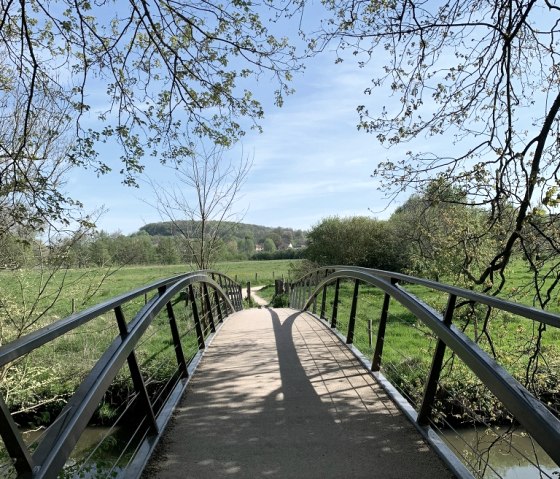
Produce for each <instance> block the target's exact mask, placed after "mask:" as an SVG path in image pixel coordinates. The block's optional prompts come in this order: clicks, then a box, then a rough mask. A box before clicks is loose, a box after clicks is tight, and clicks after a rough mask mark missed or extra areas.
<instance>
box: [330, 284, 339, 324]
mask: <svg viewBox="0 0 560 479" xmlns="http://www.w3.org/2000/svg"><path fill="white" fill-rule="evenodd" d="M339 290H340V278H336V283H335V285H334V302H333V307H332V317H331V328H336V320H337V316H338V292H339Z"/></svg>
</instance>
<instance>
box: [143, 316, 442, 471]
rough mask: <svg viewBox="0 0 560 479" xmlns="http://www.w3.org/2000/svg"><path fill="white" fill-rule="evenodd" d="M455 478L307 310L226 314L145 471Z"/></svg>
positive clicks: (348, 354)
mask: <svg viewBox="0 0 560 479" xmlns="http://www.w3.org/2000/svg"><path fill="white" fill-rule="evenodd" d="M412 476H414V477H417V478H433V477H438V478H444V477H452V475H451V473H450V472H449V471H448V470H447V469H446V467H445V466H444V464H443V462H442V461H441V460H440V459H439V457H437V455H436V454H435V453H434V452H433V451H432V450H431V449H430V448H429V447H428V446H427V445H426V443H425V442H424V440H423V439H422V436H421V435H420V433H419V432H418V431H417V430H416V429H415V428H414V426H413V425H412V424H411V423H410V422H409V421H407V420H406V418H405V416H404V415H403V414H402V413H401V412H400V411H399V409H398V408H397V407H396V406H395V404H394V403H393V402H392V401H391V399H390V398H389V397H388V396H387V394H386V393H385V391H384V390H383V389H382V388H381V387H380V386H379V384H378V383H377V382H376V381H375V379H374V378H373V376H372V375H371V374H370V373H369V372H368V371H367V369H365V368H364V367H363V365H362V364H361V363H360V362H359V361H358V360H357V359H356V358H355V357H354V356H353V354H352V352H351V351H350V350H349V349H348V348H347V347H345V345H344V344H343V343H341V342H340V341H339V339H338V338H337V337H336V336H335V335H334V334H333V333H332V332H331V331H330V330H329V328H328V327H327V326H325V325H324V324H322V323H321V322H319V321H318V320H317V319H316V318H314V317H312V316H311V315H310V314H308V313H301V312H298V311H296V310H294V309H251V310H248V311H243V312H240V313H236V314H234V315H233V316H231V317H230V318H229V319H228V321H227V322H226V324H224V326H223V327H222V329H221V331H220V333H219V334H218V336H217V337H216V338H215V339H214V341H213V342H212V344H211V346H210V347H209V348H208V351H207V352H206V355H205V357H204V359H203V360H202V362H201V364H200V366H199V369H198V370H197V372H196V375H195V376H194V377H193V379H192V383H191V384H190V385H189V387H188V389H187V394H186V395H185V397H184V399H183V401H182V402H181V404H180V405H179V407H178V409H177V410H176V412H175V415H174V417H173V419H172V422H171V427H170V432H169V433H168V434H166V435H164V438H163V439H162V444H161V445H160V448H158V450H156V454H155V455H154V458H153V460H152V462H151V463H150V464H149V466H148V469H147V471H146V473H145V477H147V478H148V477H159V478H175V477H191V478H219V477H243V478H245V477H278V478H287V477H301V478H341V477H364V478H365V477H368V478H371V477H395V478H403V477H412Z"/></svg>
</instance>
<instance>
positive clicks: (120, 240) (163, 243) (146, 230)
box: [0, 222, 306, 268]
mask: <svg viewBox="0 0 560 479" xmlns="http://www.w3.org/2000/svg"><path fill="white" fill-rule="evenodd" d="M178 226H179V227H181V226H182V227H184V228H187V226H188V225H187V224H186V222H185V223H184V224H179V225H178ZM213 227H215V225H214V224H212V223H210V224H209V225H208V228H209V231H211V229H212V228H213ZM218 237H219V240H218V248H217V255H216V261H237V260H247V259H259V260H262V259H284V258H298V257H300V256H301V254H302V248H303V246H304V245H305V241H306V237H305V234H304V232H303V231H301V230H293V229H291V228H281V227H278V228H269V227H265V226H257V225H246V224H235V223H226V224H225V225H224V224H222V225H221V228H220V231H219V232H218ZM1 241H2V244H0V250H1V252H0V267H1V268H17V267H25V266H30V265H34V264H36V263H37V261H36V260H37V256H38V255H40V256H41V257H43V258H46V256H48V255H49V251H45V250H44V248H43V247H42V245H41V243H40V241H39V240H37V239H29V238H26V239H22V238H21V237H17V236H16V235H13V236H10V235H5V236H4V238H2V240H1ZM186 241H187V240H186V239H185V238H184V237H183V236H181V235H180V232H179V231H177V225H173V224H172V223H170V222H163V223H151V224H147V225H146V226H143V227H142V228H140V230H139V231H138V232H137V233H133V234H131V235H123V234H121V233H107V232H105V231H100V232H95V233H92V234H90V235H84V236H83V237H80V238H73V239H72V240H66V241H65V242H64V243H61V244H59V245H57V251H56V254H54V250H53V248H54V246H53V245H51V246H50V250H51V251H50V253H52V254H51V256H52V258H56V261H61V260H62V261H64V263H65V266H68V267H75V268H81V267H95V266H103V265H109V264H112V265H119V266H120V265H151V264H179V263H191V260H192V258H191V255H190V253H189V251H190V250H191V248H190V247H189V245H187V244H186ZM189 241H190V246H191V247H194V248H197V247H198V245H199V243H198V240H196V239H192V240H189ZM257 250H258V251H257ZM45 255H46V256H45Z"/></svg>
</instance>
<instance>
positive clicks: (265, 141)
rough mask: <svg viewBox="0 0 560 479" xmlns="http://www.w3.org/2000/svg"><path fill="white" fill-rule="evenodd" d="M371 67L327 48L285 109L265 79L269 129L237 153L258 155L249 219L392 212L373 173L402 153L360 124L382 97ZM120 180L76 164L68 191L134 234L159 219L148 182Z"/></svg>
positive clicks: (165, 177)
mask: <svg viewBox="0 0 560 479" xmlns="http://www.w3.org/2000/svg"><path fill="white" fill-rule="evenodd" d="M372 68H375V67H374V66H373V65H370V66H369V67H366V68H365V69H359V68H358V67H357V66H356V64H355V62H354V61H349V62H343V63H342V64H338V65H335V64H334V54H333V53H329V52H325V53H324V54H323V55H321V56H318V57H316V58H313V59H311V61H309V62H308V63H307V67H306V70H305V72H304V73H302V74H297V75H296V77H295V79H294V82H293V86H294V88H295V90H296V92H295V94H293V95H291V96H289V97H287V98H286V101H285V103H284V106H283V107H282V108H276V107H274V106H273V105H272V104H271V103H270V100H271V97H272V94H271V92H270V88H271V86H270V85H271V84H270V82H269V81H267V80H268V79H266V78H263V79H262V83H261V84H258V85H257V87H256V88H257V91H256V96H257V97H258V98H260V99H262V100H263V104H264V105H265V119H264V120H263V121H262V122H261V125H262V127H263V132H262V133H257V132H253V131H250V132H248V133H247V135H246V136H245V137H244V139H243V141H242V142H241V143H239V144H238V145H236V147H235V148H234V149H233V150H232V152H231V154H232V155H233V156H234V158H235V157H236V156H237V157H239V156H241V154H243V153H244V154H246V155H249V156H250V157H252V158H253V167H252V169H251V171H250V173H249V177H248V179H247V182H246V184H245V187H244V188H243V194H242V196H241V197H240V199H239V202H238V204H237V206H236V209H237V210H239V211H245V214H244V217H243V220H242V221H243V222H245V223H252V224H260V225H265V226H285V227H292V228H301V229H309V228H310V227H311V226H313V225H314V224H316V223H318V222H319V221H320V220H321V219H322V218H324V217H326V216H330V215H340V216H348V215H370V216H375V217H378V218H384V217H387V216H388V215H389V214H390V211H392V209H393V208H394V206H395V205H389V208H388V209H386V208H387V206H388V202H387V200H386V199H385V198H384V197H383V195H382V193H380V192H379V191H378V190H377V187H378V183H377V180H376V179H374V178H372V177H371V174H372V173H373V170H374V169H375V166H376V164H377V162H378V161H381V160H383V159H385V158H387V157H388V156H392V155H396V154H399V152H398V151H396V150H390V151H388V150H386V149H384V148H382V147H381V146H380V145H379V144H378V142H377V140H376V139H375V137H374V136H373V135H368V134H366V133H364V132H359V131H358V130H357V128H356V124H357V121H358V115H357V113H356V106H357V105H359V104H362V103H364V101H367V105H368V106H369V107H373V106H375V102H376V101H377V102H380V101H382V98H381V97H380V96H379V95H378V96H377V97H372V96H369V97H364V94H363V91H364V89H365V88H366V87H367V86H369V84H370V81H371V78H372V77H373V76H374V73H373V72H372ZM372 109H375V108H372ZM109 154H111V152H109V151H107V152H102V155H109ZM115 156H116V157H118V154H117V155H115ZM107 160H108V162H109V163H110V162H111V159H110V158H108V159H107ZM152 162H153V160H152ZM146 172H147V174H148V175H149V176H150V177H151V178H152V179H153V180H154V181H155V182H158V183H164V184H165V183H167V182H169V181H171V178H172V177H171V176H170V175H169V172H168V171H167V170H166V168H162V167H161V166H159V165H157V164H154V163H151V164H149V165H148V166H147V168H146ZM120 181H121V178H120V177H119V174H118V172H117V171H115V172H112V173H110V174H108V175H104V176H101V177H99V178H98V177H97V176H96V175H95V174H94V173H93V172H87V171H86V172H84V171H78V170H76V171H74V172H73V173H71V175H70V176H69V178H68V184H67V190H68V193H69V194H70V195H71V196H72V197H75V198H76V199H79V200H81V201H82V202H83V203H84V207H85V209H86V210H88V211H91V210H94V209H98V208H101V207H104V208H105V209H106V210H107V211H106V213H105V214H104V215H103V216H102V217H101V218H100V219H99V221H98V226H99V228H101V229H104V230H106V231H109V232H116V231H121V232H122V233H125V234H129V233H132V232H134V231H137V230H138V228H140V227H141V226H142V225H144V224H146V223H150V222H154V221H160V220H161V218H160V216H159V214H158V213H157V211H156V210H155V209H154V208H152V207H150V206H149V205H148V204H147V203H150V202H152V203H153V193H152V191H151V188H150V187H149V186H147V185H145V184H141V186H140V188H138V189H136V188H130V187H126V186H123V185H121V183H120Z"/></svg>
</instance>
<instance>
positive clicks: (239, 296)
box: [237, 284, 243, 311]
mask: <svg viewBox="0 0 560 479" xmlns="http://www.w3.org/2000/svg"><path fill="white" fill-rule="evenodd" d="M237 307H238V308H239V311H241V310H242V309H243V293H242V292H241V285H240V284H239V285H238V286H237Z"/></svg>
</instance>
